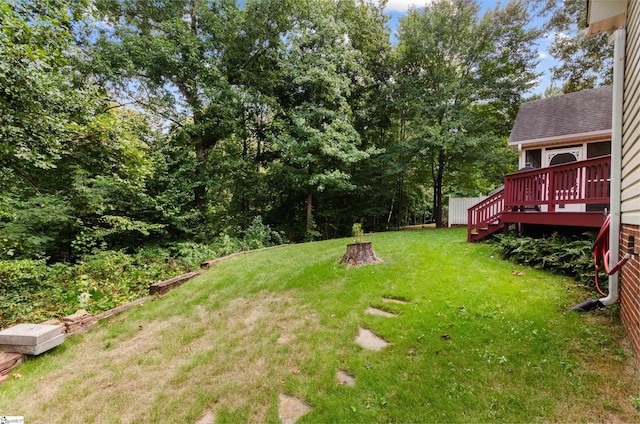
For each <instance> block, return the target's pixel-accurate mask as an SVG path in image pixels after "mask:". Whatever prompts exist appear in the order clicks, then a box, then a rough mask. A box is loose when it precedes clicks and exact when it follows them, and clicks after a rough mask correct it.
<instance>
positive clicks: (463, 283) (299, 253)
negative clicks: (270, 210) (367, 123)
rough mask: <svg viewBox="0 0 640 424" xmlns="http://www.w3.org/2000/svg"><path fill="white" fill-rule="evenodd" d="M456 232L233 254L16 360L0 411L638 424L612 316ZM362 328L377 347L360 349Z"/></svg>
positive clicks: (57, 419)
mask: <svg viewBox="0 0 640 424" xmlns="http://www.w3.org/2000/svg"><path fill="white" fill-rule="evenodd" d="M465 231H466V230H465V229H456V230H424V231H406V232H397V233H384V234H376V235H373V236H368V237H366V239H367V240H371V241H373V244H374V250H375V251H376V253H377V254H378V256H379V257H381V258H382V259H384V261H385V263H383V264H380V265H369V266H363V267H360V268H352V269H346V268H345V267H344V266H342V265H338V260H339V259H340V257H341V255H342V253H344V250H345V244H346V243H347V242H349V240H345V239H343V240H332V241H326V242H319V243H310V244H301V245H293V246H287V247H284V248H280V249H274V250H268V251H262V252H258V253H254V254H251V255H245V256H239V257H237V258H233V259H230V260H228V261H226V262H223V263H221V264H220V265H218V266H216V267H215V268H213V269H212V270H211V271H209V272H208V273H206V274H205V275H203V276H201V277H199V278H198V279H196V280H193V281H192V282H189V283H187V284H185V285H183V286H181V287H179V288H177V289H176V290H174V291H172V292H170V293H169V294H167V295H166V296H164V297H162V298H159V299H156V300H154V301H152V302H148V303H147V304H145V305H144V306H142V307H140V308H137V309H136V310H134V311H131V312H129V313H127V314H125V315H121V316H119V317H116V318H114V319H113V320H112V321H111V322H106V323H102V324H100V325H99V326H98V327H94V328H93V329H92V330H90V331H89V332H88V333H86V334H84V335H81V336H76V337H73V338H71V339H69V340H67V341H66V342H65V343H64V344H63V345H62V346H60V347H59V348H57V349H56V350H55V351H53V352H51V353H48V354H45V355H43V356H41V357H39V358H37V359H33V360H30V361H28V362H27V363H26V364H24V365H23V366H21V367H20V368H19V369H17V370H16V371H15V373H16V375H15V377H19V378H11V379H10V380H8V381H7V382H5V383H4V384H2V385H1V386H0V415H24V416H25V422H28V423H30V424H32V423H90V422H98V423H117V422H139V423H147V422H149V423H155V422H166V423H194V422H196V420H198V418H199V417H201V416H202V415H203V414H205V413H206V412H207V411H212V412H213V414H214V415H215V418H216V422H219V423H220V422H277V421H278V396H279V394H288V395H290V396H295V397H298V398H300V399H303V400H304V401H305V402H306V403H307V404H308V405H309V406H310V407H311V411H310V412H309V413H307V414H306V415H304V416H303V417H302V418H301V419H300V421H299V422H323V423H324V422H366V423H371V422H527V423H529V422H558V421H560V422H586V421H589V422H638V421H639V419H640V415H639V413H638V410H636V409H635V408H634V403H636V404H637V403H638V401H639V399H638V396H640V383H639V378H638V377H639V373H638V368H637V365H636V362H635V358H633V357H632V356H631V354H630V351H629V348H628V345H627V343H626V341H625V339H624V335H623V329H622V327H621V324H620V322H619V320H618V316H617V312H616V311H615V310H613V309H607V310H604V311H600V312H596V313H591V314H588V315H580V314H577V313H571V312H568V309H569V308H570V307H571V306H572V305H574V304H576V303H579V302H581V301H583V300H585V299H586V298H589V297H594V294H593V293H587V292H585V291H584V290H583V289H580V288H578V287H576V285H575V283H574V282H573V281H571V280H570V279H568V278H566V277H559V276H554V275H550V274H548V273H545V272H541V271H537V270H533V269H528V268H524V267H520V266H517V265H514V264H512V263H509V262H505V261H503V260H501V259H500V258H499V256H498V255H497V254H496V253H495V252H494V250H493V248H492V247H491V246H488V245H483V244H473V245H471V244H467V243H466V242H465ZM385 297H389V298H401V299H405V300H406V301H407V303H406V304H398V303H387V302H384V301H383V298H385ZM370 306H374V307H378V308H381V309H384V310H387V311H390V312H395V313H397V314H398V316H396V317H391V318H386V317H379V316H374V315H368V314H365V310H366V309H367V308H368V307H370ZM360 328H366V329H369V330H371V331H372V332H374V333H375V334H377V335H379V336H381V337H382V338H384V339H385V340H386V341H388V342H389V343H390V345H389V346H387V347H386V348H384V349H383V350H381V351H379V352H373V351H369V350H365V349H363V348H362V347H360V346H358V345H357V344H355V343H354V340H355V338H356V337H357V336H358V331H359V329H360ZM338 370H344V371H346V372H348V373H350V374H351V375H353V376H354V377H355V385H354V386H348V385H343V384H339V381H338V380H337V379H336V372H337V371H338Z"/></svg>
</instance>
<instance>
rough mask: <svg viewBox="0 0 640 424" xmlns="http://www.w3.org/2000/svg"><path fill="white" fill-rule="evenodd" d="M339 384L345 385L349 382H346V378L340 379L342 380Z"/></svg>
mask: <svg viewBox="0 0 640 424" xmlns="http://www.w3.org/2000/svg"><path fill="white" fill-rule="evenodd" d="M338 384H339V385H341V386H344V385H346V384H347V382H346V380H340V381H339V382H338Z"/></svg>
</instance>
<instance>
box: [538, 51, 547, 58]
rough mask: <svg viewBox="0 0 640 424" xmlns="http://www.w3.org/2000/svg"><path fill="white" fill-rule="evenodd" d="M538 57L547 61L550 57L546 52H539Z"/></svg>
mask: <svg viewBox="0 0 640 424" xmlns="http://www.w3.org/2000/svg"><path fill="white" fill-rule="evenodd" d="M538 57H539V58H540V59H546V58H548V57H549V55H548V54H547V53H546V52H543V51H539V52H538Z"/></svg>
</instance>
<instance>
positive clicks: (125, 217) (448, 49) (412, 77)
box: [0, 0, 598, 260]
mask: <svg viewBox="0 0 640 424" xmlns="http://www.w3.org/2000/svg"><path fill="white" fill-rule="evenodd" d="M546 3H548V4H546V6H547V10H546V12H545V13H554V12H556V13H557V12H558V11H560V10H561V6H559V5H558V4H556V2H554V1H551V0H549V1H547V2H546ZM576 4H577V2H576ZM384 5H385V2H384V1H383V2H380V3H378V2H374V1H360V0H338V1H336V0H306V1H298V0H246V1H234V0H171V1H155V0H95V1H90V0H77V1H65V0H24V1H10V0H9V1H7V0H0V162H1V163H2V168H1V170H0V205H1V208H0V258H3V259H7V258H15V257H25V258H38V257H48V258H51V260H73V259H75V258H78V257H81V256H82V255H84V254H86V253H89V252H92V251H94V250H95V249H123V248H126V249H134V248H135V247H137V246H141V245H143V244H152V243H170V242H173V241H183V240H192V241H196V242H202V243H206V242H207V241H208V240H212V239H213V238H215V237H218V236H219V235H220V234H230V235H237V234H239V233H240V232H241V231H242V230H243V229H245V228H247V227H248V226H249V225H250V224H251V222H255V221H254V219H255V218H256V217H260V218H261V219H262V222H264V223H268V224H269V225H270V226H271V227H272V228H273V229H276V230H278V231H281V232H284V234H286V236H287V237H288V238H290V239H292V240H298V241H299V240H310V239H317V238H330V237H336V236H343V235H346V234H348V233H349V231H350V229H351V226H352V224H353V223H354V222H360V223H362V224H363V227H364V228H365V229H366V230H367V231H373V230H376V231H379V230H384V229H388V228H396V227H399V226H402V225H407V224H414V223H422V222H426V221H430V222H435V223H436V224H437V225H442V224H443V205H444V197H445V196H446V195H449V194H455V195H462V196H464V195H476V194H479V193H482V192H486V191H487V190H490V189H492V188H494V187H495V186H497V185H499V184H500V183H501V181H502V177H503V175H504V173H506V172H510V171H513V170H514V167H515V162H516V161H515V155H516V153H515V152H513V151H511V150H509V149H507V146H506V140H507V138H508V134H509V131H510V129H511V126H512V123H513V120H514V119H515V115H516V113H517V110H518V107H519V104H520V102H521V101H522V99H523V95H524V94H525V93H527V92H528V91H529V90H530V89H531V88H532V87H534V85H535V84H536V78H537V75H536V74H535V65H536V64H537V61H538V54H537V49H536V40H537V39H538V38H539V37H540V35H541V34H542V29H539V28H534V27H532V26H531V25H530V22H531V19H532V13H533V12H532V11H533V9H532V8H531V7H530V4H529V3H528V2H526V1H524V0H511V1H509V2H507V3H506V4H505V5H504V6H496V7H495V8H493V9H490V10H488V11H486V12H485V13H484V14H482V15H481V14H480V7H479V5H478V3H477V2H476V1H475V0H437V1H434V2H433V3H432V4H431V5H429V6H427V7H425V8H423V9H413V10H411V11H410V12H409V13H408V15H407V16H406V17H405V18H403V19H401V21H400V24H399V27H398V30H397V34H396V37H397V42H396V43H391V41H390V34H389V30H388V28H387V27H386V22H387V19H388V18H387V16H386V15H385V14H384V12H383V10H384ZM576 10H577V9H576ZM576 13H578V12H576ZM596 83H598V81H596V80H593V81H587V82H586V83H585V84H582V85H581V84H579V83H575V84H573V85H572V87H574V88H575V87H582V88H584V87H585V86H586V85H588V84H596ZM563 88H565V89H566V90H570V89H571V87H569V86H566V87H563Z"/></svg>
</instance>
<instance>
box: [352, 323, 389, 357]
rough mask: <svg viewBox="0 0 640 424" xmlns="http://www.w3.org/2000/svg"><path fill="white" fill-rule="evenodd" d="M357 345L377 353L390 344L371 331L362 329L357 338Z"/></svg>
mask: <svg viewBox="0 0 640 424" xmlns="http://www.w3.org/2000/svg"><path fill="white" fill-rule="evenodd" d="M356 343H357V344H359V345H360V346H362V347H363V348H365V349H368V350H373V351H376V352H377V351H379V350H382V349H384V348H385V347H387V346H388V345H389V343H387V342H386V341H385V340H384V339H383V338H381V337H378V336H376V335H375V334H373V333H372V332H371V330H367V329H366V328H361V329H360V331H359V333H358V337H357V338H356Z"/></svg>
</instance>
